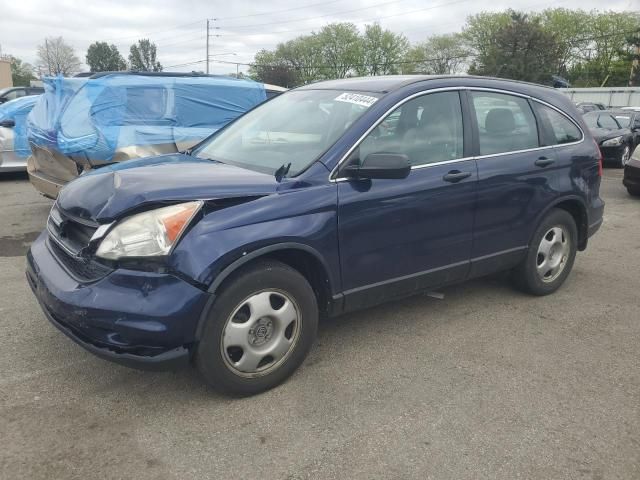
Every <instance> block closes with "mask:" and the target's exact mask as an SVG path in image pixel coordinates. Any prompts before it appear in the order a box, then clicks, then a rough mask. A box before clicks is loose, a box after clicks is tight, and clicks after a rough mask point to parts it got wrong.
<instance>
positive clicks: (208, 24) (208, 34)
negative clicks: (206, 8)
mask: <svg viewBox="0 0 640 480" xmlns="http://www.w3.org/2000/svg"><path fill="white" fill-rule="evenodd" d="M207 75H209V19H208V18H207Z"/></svg>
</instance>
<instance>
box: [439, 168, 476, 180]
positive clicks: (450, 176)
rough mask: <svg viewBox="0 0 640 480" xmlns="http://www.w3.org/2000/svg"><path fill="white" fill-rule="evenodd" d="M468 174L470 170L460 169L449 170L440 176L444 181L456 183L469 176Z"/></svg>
mask: <svg viewBox="0 0 640 480" xmlns="http://www.w3.org/2000/svg"><path fill="white" fill-rule="evenodd" d="M470 176H471V172H461V171H460V170H451V171H450V172H449V173H447V174H446V175H445V176H444V177H442V179H443V180H444V181H445V182H451V183H457V182H459V181H460V180H464V179H465V178H469V177H470Z"/></svg>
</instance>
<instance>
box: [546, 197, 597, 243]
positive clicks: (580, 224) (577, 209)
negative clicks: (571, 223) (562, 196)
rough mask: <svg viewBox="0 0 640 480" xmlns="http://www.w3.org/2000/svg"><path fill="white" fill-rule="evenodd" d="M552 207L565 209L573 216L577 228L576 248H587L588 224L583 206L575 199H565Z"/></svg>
mask: <svg viewBox="0 0 640 480" xmlns="http://www.w3.org/2000/svg"><path fill="white" fill-rule="evenodd" d="M554 207H555V208H560V209H562V210H565V211H567V212H568V213H569V214H570V215H571V216H572V217H573V219H574V220H575V222H576V227H577V228H578V250H580V251H582V250H584V249H585V248H587V238H588V231H589V224H588V218H587V210H586V209H585V208H584V206H583V205H582V204H581V203H580V202H579V201H577V200H565V201H563V202H560V203H558V204H557V205H554Z"/></svg>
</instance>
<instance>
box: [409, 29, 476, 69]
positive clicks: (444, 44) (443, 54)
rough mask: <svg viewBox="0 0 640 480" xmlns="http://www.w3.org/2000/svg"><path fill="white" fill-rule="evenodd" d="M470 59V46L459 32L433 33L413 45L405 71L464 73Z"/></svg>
mask: <svg viewBox="0 0 640 480" xmlns="http://www.w3.org/2000/svg"><path fill="white" fill-rule="evenodd" d="M468 61H469V47H468V46H467V45H466V43H465V40H464V38H463V37H462V35H460V34H459V33H450V34H446V35H433V36H431V37H429V38H428V39H427V40H426V41H424V42H423V43H420V44H418V45H415V46H413V47H412V48H411V49H410V50H409V52H408V53H407V55H406V57H405V65H404V67H403V69H402V71H403V73H424V74H428V75H452V74H456V73H462V72H463V71H464V70H465V69H466V66H467V64H468Z"/></svg>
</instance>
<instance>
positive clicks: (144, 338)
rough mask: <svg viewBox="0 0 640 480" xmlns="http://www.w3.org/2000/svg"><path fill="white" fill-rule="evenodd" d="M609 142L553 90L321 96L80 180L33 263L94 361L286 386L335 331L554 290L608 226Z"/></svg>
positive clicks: (334, 84)
mask: <svg viewBox="0 0 640 480" xmlns="http://www.w3.org/2000/svg"><path fill="white" fill-rule="evenodd" d="M601 168H602V165H601V157H600V152H599V149H598V146H597V145H596V143H595V142H594V140H593V138H592V137H591V136H590V134H589V131H588V129H587V128H586V127H585V125H584V124H583V121H582V119H581V117H580V114H579V113H578V112H577V111H576V109H575V107H574V106H573V105H572V104H571V102H570V101H569V100H568V99H567V98H565V97H564V96H563V95H562V94H561V93H557V92H556V91H554V90H553V89H550V88H545V87H540V86H535V85H530V84H525V83H518V82H511V81H504V80H498V79H490V78H474V77H424V76H393V77H375V78H360V79H358V78H356V79H348V80H336V81H329V82H324V83H316V84H313V85H308V86H305V87H302V88H298V89H296V90H293V91H290V92H288V93H285V94H283V95H281V96H279V97H277V98H274V99H273V100H271V101H269V102H267V103H265V104H263V105H261V106H259V107H257V108H255V109H254V110H252V111H250V112H249V113H247V114H245V115H243V116H242V117H240V118H239V119H237V120H236V121H234V122H233V123H231V124H230V125H228V126H227V127H226V128H224V129H222V130H220V131H218V132H217V133H216V134H214V135H213V136H212V137H210V138H208V139H207V140H205V141H204V142H202V143H201V144H200V145H198V146H197V147H195V148H194V149H192V150H190V151H187V152H184V153H182V154H172V155H165V156H159V157H153V158H147V159H142V160H138V161H133V162H128V163H127V164H124V165H121V166H116V167H106V168H105V169H101V170H98V171H96V172H95V173H91V174H87V175H83V176H81V177H80V178H78V179H77V180H75V181H73V182H71V183H70V184H69V185H68V186H67V187H65V188H64V189H63V190H62V192H61V193H60V196H59V197H58V200H57V202H56V204H55V206H54V207H53V209H52V210H51V214H50V216H49V219H48V224H47V230H46V231H45V232H43V233H42V235H40V237H39V238H38V239H37V240H36V241H35V243H34V244H33V246H32V247H31V250H30V252H29V254H28V266H27V269H28V271H27V276H28V279H29V282H30V284H31V286H32V288H33V291H34V292H35V294H36V296H37V297H38V299H39V301H40V303H41V305H42V308H43V310H44V312H45V314H46V315H47V317H48V318H49V320H50V321H51V322H52V323H53V324H54V325H55V326H56V327H58V328H59V329H60V330H62V331H63V332H64V333H65V334H67V335H68V336H69V337H71V338H72V339H73V340H75V341H76V342H78V343H79V344H80V345H82V346H83V347H85V348H86V349H88V350H89V351H91V352H93V353H95V354H96V355H99V356H101V357H103V358H106V359H109V360H112V361H116V362H119V363H123V364H127V365H131V366H141V367H147V368H166V367H171V366H175V365H177V364H181V363H187V362H189V361H193V362H194V363H195V364H196V365H197V367H198V368H199V370H200V371H201V372H202V374H203V376H204V378H205V379H206V381H207V382H209V383H211V384H212V385H214V386H215V387H216V388H218V389H220V390H223V391H226V392H231V393H235V394H252V393H256V392H259V391H262V390H265V389H268V388H271V387H273V386H275V385H277V384H278V383H280V382H282V381H283V380H284V379H285V378H286V377H288V376H289V375H290V374H291V373H292V372H293V371H294V370H295V369H296V368H297V367H298V366H299V365H300V364H301V363H302V361H303V359H304V358H305V356H306V355H307V353H308V351H309V349H310V347H311V345H312V343H313V341H314V337H315V334H316V328H317V323H318V318H319V317H322V316H333V315H338V314H341V313H344V312H348V311H352V310H355V309H360V308H363V307H368V306H371V305H375V304H378V303H381V302H384V301H387V300H391V299H396V298H401V297H404V296H407V295H412V294H415V293H418V292H424V291H429V290H430V289H433V288H436V287H440V286H443V285H447V284H452V283H455V282H461V281H464V280H466V279H469V278H473V277H479V276H482V275H487V274H489V273H492V272H496V271H502V270H510V271H511V272H512V278H513V281H514V282H515V284H516V285H517V286H519V287H520V288H521V289H523V290H525V291H527V292H530V293H532V294H534V295H545V294H549V293H551V292H553V291H555V290H556V289H557V288H558V287H560V285H561V284H562V283H563V282H564V280H565V279H566V278H567V276H568V275H569V272H570V271H571V268H572V266H573V262H574V258H575V255H576V252H577V251H578V250H584V249H585V248H586V246H587V240H588V238H589V237H590V236H591V235H592V234H593V233H594V232H595V231H596V230H597V229H598V228H599V227H600V225H601V223H602V214H603V209H604V203H603V202H602V200H601V199H600V197H599V194H598V191H599V186H600V176H601Z"/></svg>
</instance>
